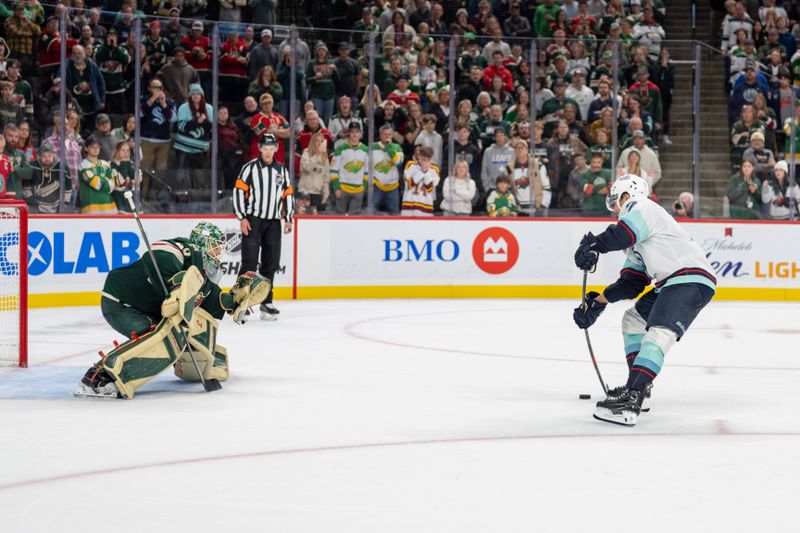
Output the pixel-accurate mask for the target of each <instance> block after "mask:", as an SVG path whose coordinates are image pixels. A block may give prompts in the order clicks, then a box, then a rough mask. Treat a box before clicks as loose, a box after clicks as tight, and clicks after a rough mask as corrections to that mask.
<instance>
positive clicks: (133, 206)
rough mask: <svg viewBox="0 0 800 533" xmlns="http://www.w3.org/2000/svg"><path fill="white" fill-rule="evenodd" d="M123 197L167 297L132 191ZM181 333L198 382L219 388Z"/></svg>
mask: <svg viewBox="0 0 800 533" xmlns="http://www.w3.org/2000/svg"><path fill="white" fill-rule="evenodd" d="M124 196H125V198H126V199H127V200H128V204H130V206H131V211H133V218H135V219H136V223H137V224H138V225H139V233H141V234H142V239H143V240H144V244H145V245H146V246H147V253H148V255H150V260H151V261H152V262H153V268H155V270H156V275H157V276H158V281H160V282H161V288H162V289H163V290H164V297H165V298H169V289H167V284H166V283H164V278H163V277H161V270H160V269H159V268H158V263H157V262H156V256H155V255H154V254H153V249H152V248H151V247H150V241H149V240H148V239H147V234H146V233H145V231H144V226H142V221H141V219H140V218H139V210H138V209H136V204H135V203H134V202H133V193H132V192H131V191H127V192H125V194H124ZM181 333H183V342H185V343H186V348H187V349H188V350H189V357H190V358H191V359H192V364H193V365H194V369H195V370H196V371H197V375H198V376H199V377H200V383H202V384H203V388H204V389H205V391H206V392H214V391H216V390H220V389H221V388H222V385H221V384H220V382H219V380H217V379H209V380H206V379H205V378H203V373H202V372H200V367H199V366H198V365H197V359H195V358H194V352H193V351H192V346H191V344H189V337H188V336H187V335H186V331H184V329H183V328H181Z"/></svg>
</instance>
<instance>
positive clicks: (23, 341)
mask: <svg viewBox="0 0 800 533" xmlns="http://www.w3.org/2000/svg"><path fill="white" fill-rule="evenodd" d="M0 366H19V367H26V366H28V206H27V204H26V203H25V202H21V201H19V200H13V199H4V198H0Z"/></svg>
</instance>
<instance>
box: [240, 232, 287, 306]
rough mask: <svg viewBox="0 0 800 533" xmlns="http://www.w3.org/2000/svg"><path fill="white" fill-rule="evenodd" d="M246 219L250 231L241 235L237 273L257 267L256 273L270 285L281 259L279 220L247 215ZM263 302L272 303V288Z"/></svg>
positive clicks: (253, 269)
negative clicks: (239, 263)
mask: <svg viewBox="0 0 800 533" xmlns="http://www.w3.org/2000/svg"><path fill="white" fill-rule="evenodd" d="M247 220H248V222H250V233H248V234H247V235H243V236H242V266H241V268H240V269H239V274H240V275H241V274H243V273H244V272H250V271H255V270H256V267H258V273H259V274H261V275H262V276H264V277H265V278H267V279H268V280H269V282H270V285H272V283H273V280H274V279H275V272H277V270H278V268H279V267H280V260H281V236H282V232H281V221H280V220H277V219H273V220H265V219H263V218H256V217H252V216H248V217H247ZM259 249H260V250H261V264H260V265H259V262H258V259H259ZM264 303H268V304H269V303H272V289H270V290H269V295H268V296H267V299H266V300H264Z"/></svg>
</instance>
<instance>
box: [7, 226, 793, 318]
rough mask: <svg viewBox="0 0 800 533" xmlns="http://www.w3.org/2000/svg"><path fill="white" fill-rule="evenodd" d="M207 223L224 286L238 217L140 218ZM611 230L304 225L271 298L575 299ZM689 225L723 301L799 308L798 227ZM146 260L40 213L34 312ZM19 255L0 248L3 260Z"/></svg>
mask: <svg viewBox="0 0 800 533" xmlns="http://www.w3.org/2000/svg"><path fill="white" fill-rule="evenodd" d="M200 220H211V221H213V222H215V223H216V224H217V225H219V226H220V227H221V228H222V230H223V231H224V232H225V233H226V234H227V235H228V238H229V240H230V241H231V242H232V246H231V249H230V250H229V252H228V253H227V254H226V255H225V257H224V259H223V270H224V271H225V275H224V276H223V279H222V282H221V285H222V286H226V287H229V286H231V285H232V284H233V282H234V279H235V275H236V272H237V271H238V269H239V262H240V246H239V243H240V238H241V235H240V233H239V230H238V221H237V220H236V219H234V218H232V217H230V216H206V217H198V216H171V217H158V216H152V217H150V216H148V217H143V223H144V226H145V230H146V231H147V233H148V237H149V239H150V240H151V241H154V240H157V239H162V238H169V237H174V236H176V235H188V234H189V231H190V230H191V228H192V227H194V225H195V224H196V223H197V222H199V221H200ZM610 222H611V220H608V219H591V220H587V219H512V220H497V219H490V218H440V217H436V218H399V217H397V218H395V217H299V218H298V219H297V220H296V224H295V231H294V232H293V233H292V234H290V235H288V236H285V237H284V239H283V246H282V250H281V270H280V271H279V272H278V273H277V275H276V277H275V287H276V298H277V299H289V298H298V299H311V298H426V297H429V298H449V297H452V298H476V297H477V298H574V297H578V296H579V295H580V285H581V272H580V271H578V270H577V269H576V268H575V266H574V264H573V262H572V255H573V253H574V250H575V247H576V245H577V243H578V241H579V240H580V238H581V236H582V235H583V234H584V233H586V232H587V231H592V232H595V233H597V232H600V231H602V230H603V229H604V228H605V227H606V226H607V225H608V224H609V223H610ZM685 227H686V228H687V229H688V231H689V232H690V233H691V234H692V237H693V238H694V240H695V241H697V242H698V243H700V244H701V246H703V248H704V249H705V250H706V253H707V254H708V258H709V261H710V262H711V264H712V266H713V268H714V269H715V275H716V276H717V279H718V282H719V291H718V298H723V299H737V300H776V301H780V300H792V301H797V300H800V245H798V243H799V242H800V224H796V223H795V224H791V223H775V222H770V223H759V222H731V221H703V222H687V223H685ZM0 242H4V240H2V239H0ZM145 252H146V248H145V246H144V243H143V242H142V241H141V239H140V237H139V234H138V231H137V228H136V224H135V222H134V221H133V219H132V218H128V217H102V216H99V217H76V216H33V217H31V220H30V224H29V236H28V270H29V290H30V296H29V302H30V306H31V307H57V306H70V305H93V304H96V303H97V302H98V301H99V291H100V289H101V288H102V285H103V281H104V279H105V276H106V274H107V273H108V271H109V270H110V269H112V268H116V267H118V266H124V265H126V264H129V263H130V262H132V261H134V260H136V259H137V258H138V257H140V255H141V254H142V253H145ZM14 256H16V254H14V253H13V252H9V251H6V250H2V249H0V264H2V263H3V262H7V261H9V259H7V258H8V257H14ZM621 265H622V254H621V253H617V254H611V255H607V256H603V257H602V258H601V260H600V262H599V264H598V268H597V272H595V273H593V274H591V275H590V277H589V284H590V286H593V287H596V288H602V287H604V286H605V285H607V284H608V283H611V282H612V281H614V279H616V277H617V274H618V272H619V269H620V267H621ZM3 271H5V269H0V272H3ZM0 275H5V274H2V273H0Z"/></svg>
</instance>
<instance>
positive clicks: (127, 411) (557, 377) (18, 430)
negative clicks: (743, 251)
mask: <svg viewBox="0 0 800 533" xmlns="http://www.w3.org/2000/svg"><path fill="white" fill-rule="evenodd" d="M573 306H574V302H571V301H566V300H548V301H543V300H538V301H537V300H503V301H497V300H483V301H473V300H445V301H439V300H385V301H301V302H285V303H284V302H282V303H281V305H280V308H281V311H282V314H281V317H280V320H279V321H278V322H274V323H263V322H258V321H251V322H250V323H248V324H247V325H246V326H244V327H240V326H237V325H235V324H233V323H232V322H230V320H226V321H225V322H224V323H223V325H222V329H221V333H220V341H221V342H222V343H223V344H224V345H225V346H227V347H228V350H229V353H230V358H231V369H232V377H231V379H230V380H229V381H228V382H227V383H224V389H223V390H222V391H219V392H215V393H212V394H207V393H204V392H203V391H202V387H200V385H197V384H188V383H184V382H181V381H178V380H177V379H176V378H175V377H174V376H173V375H172V373H171V372H169V373H164V374H162V376H160V377H159V378H158V379H157V380H156V381H154V382H152V383H151V384H149V385H148V386H146V387H145V388H143V389H141V390H140V392H139V393H137V397H136V399H135V400H133V401H122V400H117V401H113V400H112V401H108V400H87V399H76V398H73V397H72V396H71V394H72V391H73V390H74V388H75V386H76V384H77V382H78V380H79V379H80V377H81V375H82V373H83V372H84V370H85V369H86V368H87V367H88V366H89V365H90V364H91V363H93V362H94V361H95V360H96V359H97V351H98V350H101V349H103V350H107V349H108V347H109V346H110V345H111V341H112V339H114V338H115V335H114V333H113V331H112V330H111V329H110V328H109V327H107V326H106V325H105V323H104V322H103V320H102V317H101V316H100V312H99V309H96V308H74V309H57V310H54V309H48V310H33V311H32V312H31V317H30V318H31V328H32V333H31V343H30V344H31V346H30V361H31V368H29V369H26V370H12V369H3V370H0V531H2V532H3V533H17V532H20V533H29V532H73V531H74V532H85V531H95V530H107V531H114V532H128V531H130V532H134V531H136V532H142V531H149V532H152V533H157V532H161V531H170V532H184V531H185V532H207V531H235V532H237V533H238V532H254V531H258V532H276V533H284V532H314V533H317V532H348V533H362V532H364V533H373V532H376V533H377V532H380V533H385V532H404V533H411V532H414V533H416V532H502V533H505V532H523V531H524V532H538V531H543V532H573V531H574V532H584V531H590V532H592V533H596V532H605V531H609V532H611V531H613V532H615V533H617V532H619V531H626V530H635V531H647V532H648V533H649V532H661V531H663V532H667V531H669V532H676V531H680V532H694V531H698V532H699V531H703V532H706V531H708V532H711V531H714V532H726V533H727V532H739V531H741V532H748V533H753V532H762V531H770V532H778V531H787V532H789V531H791V532H797V531H800V520H798V519H797V517H796V514H795V513H794V511H793V509H794V508H795V507H796V504H797V502H798V495H800V453H799V450H800V417H798V409H797V407H798V401H797V397H798V383H799V382H800V379H799V378H800V361H798V340H800V329H799V328H800V326H798V325H797V324H798V322H797V305H789V304H776V303H759V304H756V303H747V304H745V303H726V302H714V303H712V304H711V306H710V307H709V308H708V309H706V311H704V313H702V314H701V316H700V318H699V319H698V321H697V322H696V323H695V324H694V325H693V326H692V328H691V329H690V332H689V333H688V334H687V336H686V337H685V338H684V340H683V341H681V342H680V343H679V344H678V345H676V347H675V348H674V350H673V351H672V352H671V353H670V354H669V355H668V356H667V362H666V365H665V369H664V371H663V373H662V375H661V376H660V377H659V379H658V381H657V383H656V387H655V389H654V392H653V404H652V407H653V408H652V411H651V412H650V413H649V414H643V415H642V416H641V417H640V418H639V424H638V425H637V426H636V427H635V428H624V427H618V426H613V425H609V424H604V423H602V422H598V421H595V420H593V419H592V416H591V415H592V412H593V405H594V401H595V400H596V399H598V398H599V395H600V394H599V393H600V386H599V384H598V382H597V378H596V376H595V374H594V370H593V369H592V366H591V363H590V361H589V356H588V354H587V351H586V346H585V343H584V339H583V335H582V334H581V333H580V331H579V330H578V329H577V328H575V327H574V326H573V325H572V322H571V308H572V307H573ZM624 309H625V305H624V304H616V305H614V306H610V307H609V310H608V311H607V312H606V313H605V314H604V315H603V316H602V317H601V318H600V320H599V322H598V324H597V325H596V326H595V327H594V328H592V330H591V334H592V341H593V344H594V346H595V349H596V350H597V352H598V358H599V360H600V365H601V370H602V372H603V375H604V377H605V378H606V380H607V381H608V382H609V383H610V384H611V385H618V384H620V383H622V381H623V380H624V376H625V365H624V360H623V356H622V340H621V335H620V334H619V326H618V325H619V321H620V318H621V316H622V312H623V311H624ZM580 393H591V394H592V396H593V400H592V401H581V400H579V399H578V395H579V394H580Z"/></svg>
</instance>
